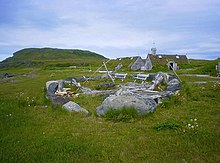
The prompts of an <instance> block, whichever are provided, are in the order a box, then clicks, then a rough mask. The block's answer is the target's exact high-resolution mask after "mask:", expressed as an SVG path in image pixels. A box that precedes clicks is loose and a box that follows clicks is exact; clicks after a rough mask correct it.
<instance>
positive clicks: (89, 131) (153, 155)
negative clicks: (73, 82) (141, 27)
mask: <svg viewBox="0 0 220 163" xmlns="http://www.w3.org/2000/svg"><path fill="white" fill-rule="evenodd" d="M197 63H201V62H196V61H194V62H193V65H194V67H196V68H197V67H198V69H194V70H191V69H190V70H188V69H183V70H179V71H177V73H178V74H185V73H191V72H192V71H195V72H196V73H198V72H200V71H199V70H200V69H201V65H203V64H201V65H199V64H197ZM195 65H198V66H195ZM96 68H97V67H92V70H93V71H92V72H89V71H88V70H89V69H90V67H89V66H88V65H87V67H77V68H75V69H70V68H68V67H31V68H5V69H0V73H6V72H7V73H11V74H19V75H18V76H15V77H12V78H1V79H0V87H1V91H0V147H1V148H0V162H183V163H185V162H211V163H215V162H216V163H217V162H220V154H219V153H220V129H219V126H220V121H219V117H220V112H219V109H220V102H219V99H220V79H219V78H201V77H195V76H180V79H181V80H182V83H183V86H184V87H183V89H182V90H181V91H180V93H179V94H178V95H177V96H176V97H171V99H170V100H166V101H164V102H163V103H162V104H161V105H159V106H158V107H157V110H156V111H155V112H154V113H151V114H148V115H146V116H142V117H134V118H131V119H129V121H120V120H119V121H114V120H109V119H107V118H103V117H97V116H96V114H95V109H96V107H97V106H99V105H100V104H101V103H102V101H103V100H104V97H103V96H101V95H99V96H92V95H82V94H80V95H79V97H77V98H75V99H73V101H75V102H76V103H78V104H79V105H80V106H82V107H83V108H85V109H87V110H88V111H89V112H90V114H89V115H84V114H81V113H73V112H68V111H66V110H64V109H62V108H61V107H58V108H52V106H51V102H50V101H48V100H47V99H46V98H45V92H46V90H45V83H46V81H49V80H58V79H66V78H67V77H76V76H81V75H87V76H89V75H91V74H92V73H93V72H94V70H95V69H96ZM186 68H188V67H186ZM196 70H197V71H196ZM129 73H130V74H132V73H133V72H129ZM97 75H98V74H97ZM127 81H129V79H126V80H125V81H123V82H127ZM197 81H205V82H206V83H203V84H197V83H195V82H197ZM118 82H119V81H118ZM120 82H121V81H120ZM93 84H94V85H96V84H98V82H97V83H96V82H95V83H93ZM82 85H83V84H82ZM86 86H91V85H90V83H89V82H88V83H86ZM91 87H92V86H91Z"/></svg>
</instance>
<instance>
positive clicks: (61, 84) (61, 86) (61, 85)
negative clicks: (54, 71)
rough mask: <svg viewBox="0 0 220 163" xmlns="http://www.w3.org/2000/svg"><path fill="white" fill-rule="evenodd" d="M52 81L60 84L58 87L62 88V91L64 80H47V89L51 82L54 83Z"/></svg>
mask: <svg viewBox="0 0 220 163" xmlns="http://www.w3.org/2000/svg"><path fill="white" fill-rule="evenodd" d="M52 83H57V84H58V88H57V89H58V90H60V91H62V89H63V86H64V80H51V81H47V82H46V88H47V90H48V88H49V86H50V84H52Z"/></svg>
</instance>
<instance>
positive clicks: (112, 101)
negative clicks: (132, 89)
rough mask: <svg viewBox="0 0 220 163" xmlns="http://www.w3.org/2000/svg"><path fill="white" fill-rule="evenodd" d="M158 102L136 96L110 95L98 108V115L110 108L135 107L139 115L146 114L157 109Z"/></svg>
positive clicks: (103, 113)
mask: <svg viewBox="0 0 220 163" xmlns="http://www.w3.org/2000/svg"><path fill="white" fill-rule="evenodd" d="M156 106H157V104H156V102H155V101H154V100H153V99H141V98H137V97H134V96H123V95H120V96H109V97H108V98H106V99H105V100H104V101H103V103H102V105H100V106H99V107H97V108H96V113H97V115H98V116H103V115H105V114H106V113H107V112H108V110H110V109H122V108H129V107H134V108H135V109H136V110H137V113H138V114H139V115H145V114H147V113H150V112H154V111H155V110H156Z"/></svg>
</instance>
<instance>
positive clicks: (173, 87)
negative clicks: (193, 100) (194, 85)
mask: <svg viewBox="0 0 220 163" xmlns="http://www.w3.org/2000/svg"><path fill="white" fill-rule="evenodd" d="M167 84H168V86H167V89H166V91H171V92H175V91H177V90H180V89H181V83H180V82H179V80H178V79H172V80H171V81H169V82H168V83H167Z"/></svg>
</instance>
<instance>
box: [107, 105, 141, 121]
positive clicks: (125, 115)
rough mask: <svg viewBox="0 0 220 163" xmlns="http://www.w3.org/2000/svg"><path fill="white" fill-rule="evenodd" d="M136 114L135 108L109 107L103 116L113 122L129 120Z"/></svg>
mask: <svg viewBox="0 0 220 163" xmlns="http://www.w3.org/2000/svg"><path fill="white" fill-rule="evenodd" d="M137 116H138V114H137V111H136V109H135V108H132V107H131V108H125V107H124V108H122V109H117V110H116V109H110V110H109V111H108V112H107V113H106V114H105V116H104V118H105V119H106V120H112V121H114V122H120V121H122V122H131V121H132V120H133V119H134V118H136V117H137Z"/></svg>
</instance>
